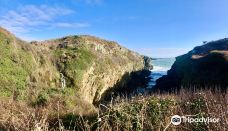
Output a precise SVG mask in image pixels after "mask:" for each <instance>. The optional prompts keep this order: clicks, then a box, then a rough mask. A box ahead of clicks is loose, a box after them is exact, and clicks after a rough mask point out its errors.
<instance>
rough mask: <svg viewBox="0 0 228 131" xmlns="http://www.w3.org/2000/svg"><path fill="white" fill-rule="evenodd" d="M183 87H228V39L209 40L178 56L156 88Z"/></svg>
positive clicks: (223, 88) (171, 89)
mask: <svg viewBox="0 0 228 131" xmlns="http://www.w3.org/2000/svg"><path fill="white" fill-rule="evenodd" d="M181 86H182V87H195V88H202V87H203V88H207V87H212V88H213V87H216V86H217V87H221V88H222V90H225V89H226V88H227V87H228V39H221V40H218V41H212V42H208V43H206V44H205V45H202V46H198V47H195V48H194V49H193V50H192V51H190V52H188V53H187V54H185V55H182V56H179V57H177V58H176V61H175V63H174V64H173V66H172V68H171V69H170V70H169V71H168V74H167V75H166V76H163V77H161V78H160V79H158V80H157V85H156V86H155V89H156V90H161V91H174V90H175V89H180V88H181Z"/></svg>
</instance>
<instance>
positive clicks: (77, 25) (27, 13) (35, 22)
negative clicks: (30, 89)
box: [0, 0, 228, 57]
mask: <svg viewBox="0 0 228 131" xmlns="http://www.w3.org/2000/svg"><path fill="white" fill-rule="evenodd" d="M227 7H228V1H227V0H62V1H60V0H0V26H2V27H4V28H7V29H8V30H10V31H11V32H13V33H14V34H15V35H16V36H18V37H20V38H22V39H25V40H28V41H31V40H45V39H51V38H57V37H62V36H66V35H79V34H89V35H95V36H98V37H101V38H104V39H108V40H114V41H117V42H119V43H120V44H121V45H123V46H125V47H127V48H129V49H132V50H135V51H137V52H139V53H141V54H145V55H150V56H152V57H175V56H177V55H181V54H183V53H185V52H187V51H189V50H191V49H192V48H193V47H194V46H197V45H201V44H202V41H211V40H216V39H220V38H224V37H228V35H227V34H228V10H227Z"/></svg>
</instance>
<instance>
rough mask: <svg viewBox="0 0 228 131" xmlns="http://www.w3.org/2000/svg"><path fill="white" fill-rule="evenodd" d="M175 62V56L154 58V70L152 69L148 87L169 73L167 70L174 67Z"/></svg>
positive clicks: (151, 86)
mask: <svg viewBox="0 0 228 131" xmlns="http://www.w3.org/2000/svg"><path fill="white" fill-rule="evenodd" d="M174 62H175V58H156V59H154V60H152V65H153V70H151V75H150V78H151V80H150V82H149V83H148V87H147V88H153V86H154V85H155V84H156V80H157V79H159V78H160V77H162V76H163V75H167V71H168V70H169V69H170V68H171V67H172V65H173V63H174Z"/></svg>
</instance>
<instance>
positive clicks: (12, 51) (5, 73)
mask: <svg viewBox="0 0 228 131" xmlns="http://www.w3.org/2000/svg"><path fill="white" fill-rule="evenodd" d="M14 41H16V39H14V38H11V37H9V36H6V35H5V34H4V33H0V50H1V53H0V96H1V97H10V96H12V95H13V94H14V95H15V96H14V97H17V98H18V99H24V97H25V95H26V94H25V92H24V90H25V89H26V84H27V82H26V79H27V77H28V75H29V74H30V73H31V71H32V69H33V66H34V63H33V60H32V55H31V53H29V52H26V51H24V50H23V49H21V48H20V46H19V45H16V43H14ZM17 98H16V99H17Z"/></svg>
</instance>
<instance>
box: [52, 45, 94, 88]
mask: <svg viewBox="0 0 228 131" xmlns="http://www.w3.org/2000/svg"><path fill="white" fill-rule="evenodd" d="M54 53H55V56H57V59H58V58H59V59H61V56H63V54H65V55H66V56H67V57H68V58H67V60H66V61H62V60H59V61H58V64H59V65H60V71H61V72H62V73H64V74H65V75H66V76H65V77H66V79H67V86H68V87H72V86H73V87H77V88H78V87H80V86H81V82H82V79H83V75H84V73H85V71H87V69H88V68H89V67H90V66H91V65H92V63H93V62H94V60H95V56H94V55H93V53H91V52H90V51H89V50H88V49H87V48H86V47H83V46H82V47H79V48H71V47H67V48H60V49H57V50H56V51H55V52H54Z"/></svg>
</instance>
